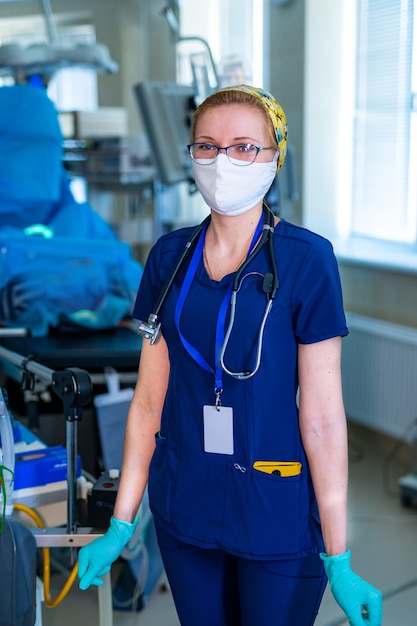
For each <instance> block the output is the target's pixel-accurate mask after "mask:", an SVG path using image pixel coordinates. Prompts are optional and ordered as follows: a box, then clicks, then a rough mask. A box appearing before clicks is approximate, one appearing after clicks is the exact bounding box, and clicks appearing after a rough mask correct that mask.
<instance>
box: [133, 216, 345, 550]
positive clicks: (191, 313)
mask: <svg viewBox="0 0 417 626" xmlns="http://www.w3.org/2000/svg"><path fill="white" fill-rule="evenodd" d="M191 231H192V229H191V228H186V229H180V230H177V231H174V232H171V233H169V234H167V235H164V236H163V237H161V238H160V239H159V240H158V241H157V243H156V244H155V246H154V247H153V249H152V250H151V252H150V255H149V258H148V261H147V264H146V267H145V271H144V275H143V278H142V281H141V284H140V287H139V291H138V294H137V299H136V304H135V307H134V312H133V315H134V317H135V318H137V319H141V320H147V319H148V316H149V314H150V313H151V312H152V310H153V307H154V305H155V302H156V300H157V298H158V296H159V294H160V292H161V289H162V288H163V285H164V284H165V282H166V280H167V279H168V278H169V276H170V274H171V272H172V269H173V267H174V265H175V263H176V261H177V259H178V257H179V255H180V253H181V251H182V249H183V248H184V245H185V243H186V241H187V240H188V239H189V236H190V233H191ZM274 249H275V254H276V259H277V264H278V270H279V277H280V289H279V291H278V295H277V298H276V300H275V301H274V303H273V305H272V309H271V313H270V315H269V317H268V319H267V322H266V326H265V334H264V341H263V349H262V357H261V364H260V368H259V370H258V372H257V373H256V374H255V375H254V376H253V377H252V378H250V379H247V380H236V379H234V378H232V377H231V376H228V375H227V374H223V388H224V390H223V393H222V396H221V400H222V404H223V405H224V406H229V407H232V408H233V414H234V453H233V454H232V455H227V454H213V453H207V452H205V451H204V443H203V405H205V404H208V405H213V404H214V400H215V395H214V375H213V374H211V373H210V372H207V371H206V370H205V369H203V368H202V367H201V366H200V365H198V363H196V361H195V360H194V359H193V358H192V357H191V356H190V354H189V353H188V352H187V350H186V349H185V348H184V346H183V344H182V342H181V340H180V336H179V333H178V330H177V328H176V325H175V321H174V313H175V306H176V302H177V299H178V294H179V291H180V289H181V285H182V282H183V280H184V276H185V272H186V270H187V267H188V261H187V262H186V263H185V265H184V267H183V268H182V270H181V271H180V273H179V275H178V276H177V278H176V280H175V281H174V284H173V286H172V288H171V290H170V292H169V296H168V297H167V299H166V301H165V303H164V305H163V308H162V310H161V314H160V319H161V323H162V333H163V336H164V338H165V340H166V342H167V346H168V351H169V358H170V376H169V384H168V391H167V395H166V399H165V404H164V408H163V413H162V422H161V430H160V432H159V433H157V435H156V449H155V453H154V455H153V458H152V462H151V466H150V475H149V496H150V504H151V508H152V511H153V514H154V515H155V517H156V519H157V520H158V521H159V523H161V524H162V525H163V526H164V527H165V528H166V529H167V530H168V531H169V532H171V533H173V534H174V535H175V536H176V537H177V538H178V539H180V540H182V541H186V542H189V543H191V544H194V545H197V546H200V547H220V548H222V549H224V550H226V551H228V552H230V553H231V554H236V555H240V556H245V557H247V558H265V559H277V558H289V557H299V556H303V555H306V554H311V553H314V552H317V551H319V550H322V549H323V543H322V538H321V532H320V523H319V518H318V511H317V503H316V499H315V496H314V492H313V487H312V482H311V476H310V472H309V468H308V463H307V459H306V456H305V452H304V449H303V446H302V442H301V437H300V431H299V424H298V409H297V404H296V394H297V389H298V372H297V345H298V344H299V343H302V344H308V343H314V342H318V341H322V340H325V339H329V338H331V337H335V336H344V335H346V334H347V333H348V329H347V326H346V320H345V315H344V310H343V302H342V293H341V285H340V278H339V272H338V267H337V262H336V259H335V256H334V253H333V249H332V246H331V244H330V242H329V241H327V240H326V239H324V238H323V237H320V236H319V235H316V234H314V233H312V232H310V231H308V230H306V229H304V228H301V227H299V226H295V225H293V224H290V223H288V222H286V221H285V220H281V221H280V222H279V224H278V225H277V226H276V228H275V232H274ZM269 271H270V263H269V255H268V251H267V246H264V248H263V249H262V251H261V252H260V253H259V254H258V256H257V257H256V258H255V259H254V260H253V261H252V262H251V263H250V265H249V266H248V268H247V269H246V271H245V273H244V275H245V276H247V278H245V279H243V282H242V286H241V288H240V290H239V293H238V297H237V307H236V318H235V324H234V328H233V332H232V335H231V337H230V342H229V346H228V349H227V351H226V355H225V363H226V365H227V367H228V368H229V369H231V370H233V371H242V370H245V369H251V368H252V367H253V365H254V361H255V353H256V346H257V335H258V331H259V326H260V323H261V320H262V315H263V312H264V309H265V304H266V296H265V294H264V293H263V291H262V284H263V275H264V274H265V273H266V272H269ZM232 279H233V274H231V275H228V276H225V277H224V278H223V279H222V280H221V281H220V282H217V281H213V280H211V279H210V278H209V276H208V274H207V272H206V270H205V268H204V264H203V261H202V259H200V262H199V264H198V267H197V271H196V274H195V277H194V280H193V282H192V284H191V288H190V291H189V293H188V295H187V298H186V300H185V303H184V307H183V310H182V313H181V318H180V330H181V333H182V335H183V336H184V337H185V339H186V340H187V341H188V342H189V343H190V344H191V345H192V346H194V347H195V348H197V350H198V351H199V352H200V353H201V354H202V355H203V357H204V358H205V360H206V361H207V362H208V363H209V364H210V365H211V367H213V369H214V366H215V363H214V353H215V348H214V346H215V333H216V323H217V318H218V312H219V309H220V305H221V302H222V301H223V298H224V296H225V293H226V291H227V289H228V287H229V285H230V282H231V280H232ZM227 322H228V315H227V316H226V324H227ZM256 461H277V462H281V461H300V462H301V463H302V472H301V473H300V474H299V475H297V476H291V477H284V476H277V475H272V474H265V473H263V472H261V471H259V470H257V469H254V468H253V464H254V463H255V462H256Z"/></svg>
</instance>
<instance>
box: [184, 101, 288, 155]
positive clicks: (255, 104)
mask: <svg viewBox="0 0 417 626" xmlns="http://www.w3.org/2000/svg"><path fill="white" fill-rule="evenodd" d="M225 104H243V105H245V106H248V107H251V108H253V109H256V110H258V111H260V113H261V115H262V116H263V118H264V122H265V126H266V129H267V132H268V135H269V137H270V139H271V145H272V146H273V147H274V148H276V149H277V150H279V147H278V142H277V137H276V134H275V129H274V127H273V124H272V122H271V119H270V117H269V115H268V112H267V111H266V110H265V107H264V105H263V104H262V102H261V100H259V99H258V98H256V97H255V96H252V95H251V94H249V93H246V92H245V91H237V90H232V89H230V91H229V90H221V91H215V92H214V93H212V94H211V95H210V96H208V97H207V98H206V99H205V100H204V101H203V102H202V103H201V104H200V106H199V107H198V108H197V110H196V111H195V113H194V115H193V119H192V122H191V142H193V141H194V139H195V128H196V125H197V122H198V120H199V119H200V117H201V116H202V115H203V113H205V112H206V111H209V110H210V109H214V108H215V107H218V106H223V105H225Z"/></svg>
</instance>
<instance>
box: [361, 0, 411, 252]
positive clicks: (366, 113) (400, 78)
mask: <svg viewBox="0 0 417 626" xmlns="http://www.w3.org/2000/svg"><path fill="white" fill-rule="evenodd" d="M413 4H414V0H358V2H357V38H356V79H355V82H356V86H355V87H356V88H355V104H354V118H353V155H352V156H353V160H352V197H351V207H352V208H351V224H350V231H351V234H353V235H362V236H370V237H374V238H378V239H386V240H391V241H398V242H406V243H412V242H415V240H416V213H417V194H416V179H417V175H416V172H417V120H416V116H417V77H416V71H417V63H416V47H417V46H416V45H415V44H416V42H417V32H416V28H415V21H414V20H415V16H414V15H413Z"/></svg>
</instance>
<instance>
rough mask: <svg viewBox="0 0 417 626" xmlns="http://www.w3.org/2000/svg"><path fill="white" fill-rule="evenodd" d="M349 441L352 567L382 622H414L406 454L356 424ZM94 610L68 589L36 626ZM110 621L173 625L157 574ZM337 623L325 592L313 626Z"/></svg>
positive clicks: (413, 537) (416, 531) (402, 625)
mask: <svg viewBox="0 0 417 626" xmlns="http://www.w3.org/2000/svg"><path fill="white" fill-rule="evenodd" d="M349 441H350V495H349V527H348V528H349V546H350V548H351V551H352V567H353V569H354V570H355V571H356V572H357V573H358V574H359V575H361V576H362V577H363V578H365V579H366V580H368V581H369V582H371V583H372V584H373V585H375V586H376V587H378V588H380V589H381V590H382V591H383V592H384V594H385V600H384V622H383V624H384V626H416V624H417V506H416V505H415V503H412V504H411V506H410V507H404V506H402V504H401V497H400V493H399V488H398V478H399V477H401V476H403V475H405V474H407V473H408V472H409V471H410V469H411V466H412V459H411V454H410V451H409V450H408V449H407V447H406V446H398V445H395V443H394V442H392V441H391V440H388V439H386V438H383V437H380V436H376V435H375V434H373V433H371V432H369V431H366V430H365V429H362V428H359V427H357V426H355V425H350V427H349ZM64 582H65V576H64V575H63V574H61V573H55V574H53V576H52V581H51V588H52V596H54V593H56V592H58V591H59V590H60V589H61V587H62V585H63V583H64ZM98 615H99V613H98V594H97V591H96V590H95V589H90V590H88V591H86V592H81V591H80V590H79V589H78V588H77V587H76V586H74V587H73V588H72V589H71V591H70V593H69V595H68V596H67V597H66V598H65V599H64V601H63V602H62V603H61V604H60V605H59V606H58V607H57V608H55V609H48V608H46V607H44V606H43V609H42V623H43V626H74V624H77V625H79V626H84V625H91V626H92V625H94V626H97V625H98V624H99V618H98ZM113 624H114V626H178V625H179V620H178V618H177V617H176V613H175V609H174V604H173V601H172V596H171V593H170V591H169V588H168V586H167V584H166V581H165V577H164V575H162V577H161V580H160V584H158V585H157V586H156V587H155V590H154V591H153V593H152V595H151V596H150V599H149V601H148V602H147V605H146V607H145V608H144V609H143V610H142V611H140V612H130V611H129V612H123V611H113ZM277 624H278V622H277ZM339 624H340V625H345V626H346V625H347V621H346V620H345V619H344V618H343V614H342V612H341V610H340V609H339V607H338V605H337V604H336V603H335V601H334V600H333V598H332V596H331V594H330V592H329V590H328V589H327V591H326V593H325V596H324V599H323V603H322V606H321V608H320V612H319V616H318V618H317V620H316V623H315V626H337V625H339ZM196 626H198V625H197V624H196ZM213 626H216V625H215V624H213ZM253 626H263V625H261V624H253ZM280 626H292V625H291V624H282V625H281V624H280Z"/></svg>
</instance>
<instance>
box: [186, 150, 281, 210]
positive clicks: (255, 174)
mask: <svg viewBox="0 0 417 626" xmlns="http://www.w3.org/2000/svg"><path fill="white" fill-rule="evenodd" d="M232 161H233V160H232ZM191 166H192V172H193V175H194V180H195V184H196V185H197V188H198V190H199V192H200V193H201V195H202V196H203V198H204V200H205V202H206V204H208V206H209V207H210V208H211V209H213V211H216V213H220V214H221V215H229V216H231V215H241V214H242V213H246V211H249V209H252V208H253V207H254V206H256V205H257V204H258V202H260V201H261V200H263V198H264V196H265V194H266V193H267V191H268V189H269V188H270V186H271V184H272V181H273V180H274V178H275V175H276V173H277V162H276V160H274V161H270V162H268V163H256V162H254V163H251V165H246V166H245V165H234V163H233V162H232V163H231V162H230V161H229V159H228V157H227V156H226V155H225V154H218V155H217V158H216V160H215V161H214V162H213V163H210V164H209V165H200V164H199V163H198V161H192V163H191Z"/></svg>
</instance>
